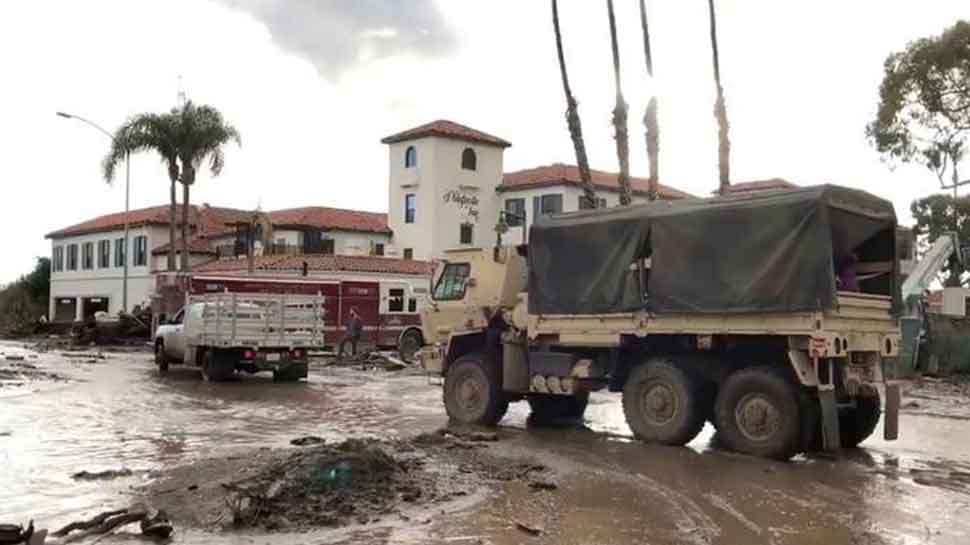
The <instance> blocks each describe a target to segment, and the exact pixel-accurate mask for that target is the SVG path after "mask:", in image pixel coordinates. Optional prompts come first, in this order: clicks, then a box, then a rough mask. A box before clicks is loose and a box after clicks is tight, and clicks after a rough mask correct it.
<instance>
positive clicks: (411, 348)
mask: <svg viewBox="0 0 970 545" xmlns="http://www.w3.org/2000/svg"><path fill="white" fill-rule="evenodd" d="M422 346H424V339H423V338H422V336H421V332H420V331H418V330H417V329H409V330H407V331H405V332H404V334H403V335H401V340H400V342H398V345H397V353H398V356H400V357H401V359H402V360H403V361H406V362H408V363H411V362H413V361H414V355H415V354H417V353H418V350H421V347H422Z"/></svg>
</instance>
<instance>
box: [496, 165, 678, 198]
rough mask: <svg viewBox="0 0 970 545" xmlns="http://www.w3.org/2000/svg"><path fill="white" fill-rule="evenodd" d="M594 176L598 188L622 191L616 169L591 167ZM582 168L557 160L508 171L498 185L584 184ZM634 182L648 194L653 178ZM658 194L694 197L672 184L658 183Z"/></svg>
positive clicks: (640, 191) (513, 187) (504, 187)
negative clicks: (552, 162)
mask: <svg viewBox="0 0 970 545" xmlns="http://www.w3.org/2000/svg"><path fill="white" fill-rule="evenodd" d="M590 174H591V175H592V178H593V185H595V186H596V188H597V189H602V190H605V191H619V190H620V187H619V185H618V184H617V181H616V173H615V172H604V171H602V170H592V169H591V170H590ZM581 183H582V181H581V178H580V177H579V168H578V167H576V166H575V165H566V164H563V163H554V164H551V165H545V166H541V167H536V168H530V169H526V170H518V171H515V172H506V173H505V175H504V176H503V177H502V183H501V184H500V185H499V186H498V190H499V191H513V190H516V189H533V188H537V187H549V186H554V185H563V184H565V185H580V184H581ZM630 185H631V186H633V192H634V193H635V194H640V195H645V194H646V193H647V190H648V188H649V181H648V180H647V179H646V178H633V177H631V178H630ZM657 191H658V194H659V196H660V198H661V199H690V198H693V197H694V196H693V195H691V194H690V193H687V192H684V191H681V190H679V189H675V188H673V187H670V186H669V185H664V184H658V188H657Z"/></svg>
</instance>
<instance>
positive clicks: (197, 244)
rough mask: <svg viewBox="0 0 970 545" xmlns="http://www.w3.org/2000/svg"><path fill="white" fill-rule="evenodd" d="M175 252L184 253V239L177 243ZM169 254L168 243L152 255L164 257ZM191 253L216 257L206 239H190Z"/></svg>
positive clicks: (156, 249)
mask: <svg viewBox="0 0 970 545" xmlns="http://www.w3.org/2000/svg"><path fill="white" fill-rule="evenodd" d="M175 251H176V252H181V251H182V239H178V240H176V241H175ZM166 253H168V243H167V242H166V243H165V244H162V245H161V246H159V247H157V248H155V249H154V250H152V255H162V254H166ZM189 253H190V254H206V255H215V253H216V252H215V251H214V250H213V249H212V248H210V247H209V243H208V242H207V241H206V240H205V239H204V238H190V239H189Z"/></svg>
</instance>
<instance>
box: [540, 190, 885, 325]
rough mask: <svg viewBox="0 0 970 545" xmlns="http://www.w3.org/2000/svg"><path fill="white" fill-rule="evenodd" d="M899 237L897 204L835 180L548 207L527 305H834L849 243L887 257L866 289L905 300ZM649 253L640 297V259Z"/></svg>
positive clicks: (578, 308)
mask: <svg viewBox="0 0 970 545" xmlns="http://www.w3.org/2000/svg"><path fill="white" fill-rule="evenodd" d="M895 237H896V214H895V212H894V210H893V207H892V204H891V203H890V202H888V201H886V200H883V199H880V198H878V197H875V196H873V195H870V194H868V193H866V192H863V191H859V190H855V189H849V188H844V187H839V186H832V185H823V186H813V187H805V188H799V189H788V190H776V191H762V192H754V193H751V194H748V195H730V196H725V197H715V198H710V199H690V200H678V201H655V202H651V203H647V204H642V205H635V206H626V207H615V208H605V209H597V210H582V211H578V212H569V213H563V214H555V215H550V216H544V217H542V218H539V219H538V221H536V223H535V224H534V225H533V226H532V229H531V231H530V234H529V254H528V259H529V311H530V312H531V313H533V314H606V313H617V312H631V311H636V310H641V309H646V310H648V311H651V312H656V313H735V312H797V311H807V310H816V309H831V308H833V307H834V306H835V305H836V302H837V297H836V281H835V274H836V271H835V262H836V260H839V259H841V258H844V257H846V256H849V255H852V254H853V253H855V254H856V255H857V256H859V259H860V260H861V261H863V262H882V263H887V265H886V266H887V267H890V268H891V270H889V271H887V272H886V273H885V274H883V275H882V279H881V280H878V279H877V280H873V281H867V283H866V285H865V286H864V288H866V289H865V291H867V292H875V293H881V294H883V295H887V296H891V297H892V299H893V303H894V308H899V285H898V284H899V282H898V262H897V259H896V241H895ZM646 257H649V261H648V263H649V269H647V270H648V274H646V275H645V276H646V278H647V279H646V281H645V284H646V286H647V290H646V292H647V293H646V297H644V296H643V294H642V292H641V290H640V285H641V284H640V280H639V275H638V273H637V267H636V266H635V262H636V260H637V259H640V258H646ZM888 263H891V265H889V264H888ZM873 287H874V289H870V288H873Z"/></svg>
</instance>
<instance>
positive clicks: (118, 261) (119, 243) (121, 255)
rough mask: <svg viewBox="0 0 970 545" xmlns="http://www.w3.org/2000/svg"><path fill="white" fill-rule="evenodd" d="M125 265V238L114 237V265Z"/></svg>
mask: <svg viewBox="0 0 970 545" xmlns="http://www.w3.org/2000/svg"><path fill="white" fill-rule="evenodd" d="M124 266H125V239H123V238H116V239H115V267H124Z"/></svg>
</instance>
